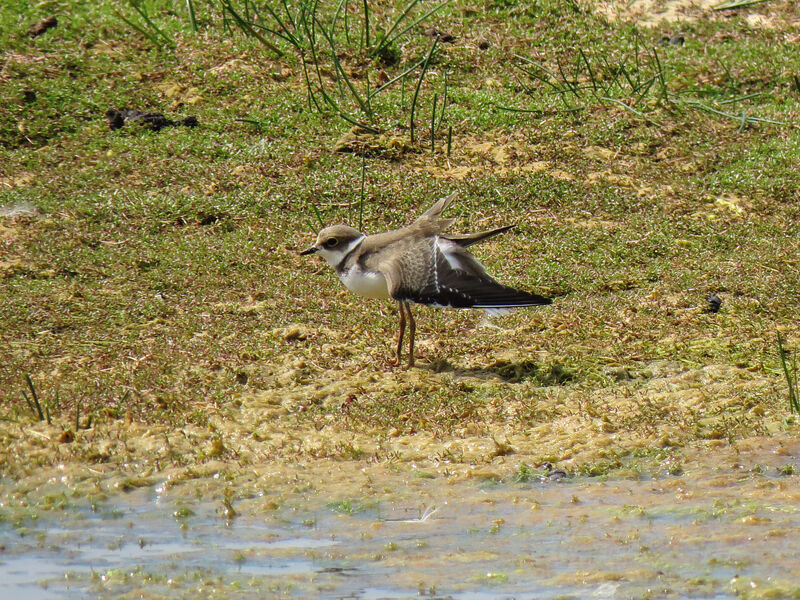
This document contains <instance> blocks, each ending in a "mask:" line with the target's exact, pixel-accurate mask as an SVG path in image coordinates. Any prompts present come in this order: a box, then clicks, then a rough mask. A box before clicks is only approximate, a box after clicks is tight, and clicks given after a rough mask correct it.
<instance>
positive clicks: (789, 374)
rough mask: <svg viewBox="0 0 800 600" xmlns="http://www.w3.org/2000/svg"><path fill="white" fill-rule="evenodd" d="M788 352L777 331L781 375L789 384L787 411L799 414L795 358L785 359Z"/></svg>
mask: <svg viewBox="0 0 800 600" xmlns="http://www.w3.org/2000/svg"><path fill="white" fill-rule="evenodd" d="M788 355H789V352H788V351H787V350H786V349H785V348H784V347H783V336H782V335H781V332H780V331H778V356H779V357H780V360H781V368H782V369H783V375H784V377H786V383H787V385H788V386H789V412H790V413H795V412H796V413H797V414H800V395H798V391H797V358H796V357H795V356H792V358H791V361H789V360H787V358H786V357H787V356H788Z"/></svg>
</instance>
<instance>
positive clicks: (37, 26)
mask: <svg viewBox="0 0 800 600" xmlns="http://www.w3.org/2000/svg"><path fill="white" fill-rule="evenodd" d="M57 25H58V19H56V18H55V17H48V18H46V19H45V20H44V21H41V22H39V23H34V24H33V25H31V26H30V27H29V28H28V35H29V36H31V37H32V38H35V37H39V36H40V35H42V34H43V33H44V32H45V31H47V30H48V29H52V28H53V27H55V26H57Z"/></svg>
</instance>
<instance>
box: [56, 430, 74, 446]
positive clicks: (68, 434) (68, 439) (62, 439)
mask: <svg viewBox="0 0 800 600" xmlns="http://www.w3.org/2000/svg"><path fill="white" fill-rule="evenodd" d="M74 441H75V434H74V433H72V430H70V429H65V430H64V432H63V433H62V434H61V435H60V436H58V443H59V444H71V443H72V442H74Z"/></svg>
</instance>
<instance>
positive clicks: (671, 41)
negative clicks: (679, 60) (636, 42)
mask: <svg viewBox="0 0 800 600" xmlns="http://www.w3.org/2000/svg"><path fill="white" fill-rule="evenodd" d="M685 41H686V40H685V38H684V37H683V36H682V35H681V34H680V33H676V34H675V35H662V36H661V37H660V38H658V45H659V46H683V44H684V42H685Z"/></svg>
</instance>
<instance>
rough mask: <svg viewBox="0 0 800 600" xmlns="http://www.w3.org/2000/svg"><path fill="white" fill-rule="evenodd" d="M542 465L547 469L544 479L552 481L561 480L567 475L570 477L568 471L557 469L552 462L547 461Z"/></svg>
mask: <svg viewBox="0 0 800 600" xmlns="http://www.w3.org/2000/svg"><path fill="white" fill-rule="evenodd" d="M542 467H544V469H545V471H547V472H546V473H545V474H544V476H543V477H542V481H544V480H546V479H549V480H551V481H559V480H561V479H564V478H565V477H569V475H568V474H567V472H566V471H564V470H562V469H556V468H555V467H554V466H553V465H552V463H549V462H546V463H544V464H543V465H542Z"/></svg>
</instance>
